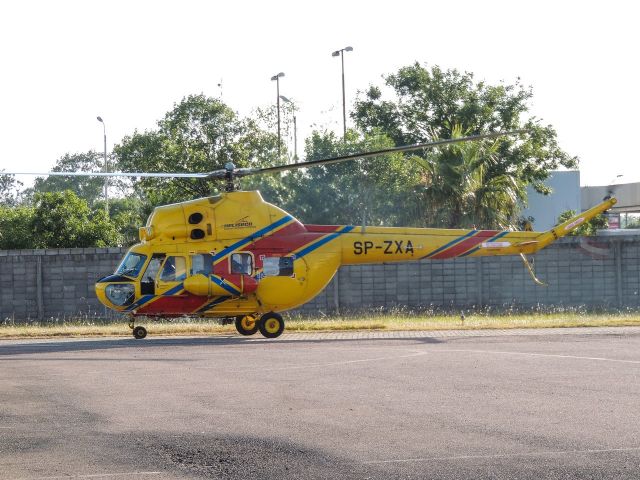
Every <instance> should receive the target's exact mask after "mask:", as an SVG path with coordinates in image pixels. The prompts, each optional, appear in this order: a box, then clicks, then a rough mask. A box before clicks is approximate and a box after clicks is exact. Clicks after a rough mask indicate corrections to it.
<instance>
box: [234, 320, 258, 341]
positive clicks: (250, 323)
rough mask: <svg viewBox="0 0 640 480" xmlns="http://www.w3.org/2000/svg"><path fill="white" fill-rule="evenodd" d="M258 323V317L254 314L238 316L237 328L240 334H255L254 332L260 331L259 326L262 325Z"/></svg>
mask: <svg viewBox="0 0 640 480" xmlns="http://www.w3.org/2000/svg"><path fill="white" fill-rule="evenodd" d="M258 323H259V322H258V321H257V320H256V317H254V316H252V315H244V316H239V317H236V321H235V325H236V330H237V331H238V333H239V334H240V335H245V336H249V335H253V334H254V333H256V332H257V331H258V328H259V327H260V326H259V325H258Z"/></svg>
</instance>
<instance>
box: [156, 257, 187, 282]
mask: <svg viewBox="0 0 640 480" xmlns="http://www.w3.org/2000/svg"><path fill="white" fill-rule="evenodd" d="M186 277H187V262H186V261H185V258H184V257H173V256H171V257H167V260H166V261H165V262H164V266H163V267H162V273H161V274H160V280H162V281H163V282H179V281H181V280H184V279H185V278H186Z"/></svg>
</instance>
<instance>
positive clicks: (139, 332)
mask: <svg viewBox="0 0 640 480" xmlns="http://www.w3.org/2000/svg"><path fill="white" fill-rule="evenodd" d="M133 336H134V337H136V339H138V340H142V339H143V338H144V337H146V336H147V329H146V328H144V327H136V328H134V329H133Z"/></svg>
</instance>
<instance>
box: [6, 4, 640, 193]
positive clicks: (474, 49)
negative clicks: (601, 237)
mask: <svg viewBox="0 0 640 480" xmlns="http://www.w3.org/2000/svg"><path fill="white" fill-rule="evenodd" d="M639 5H640V4H638V3H637V2H633V1H621V0H613V1H607V2H604V1H600V2H592V1H569V0H566V1H559V0H555V1H548V0H537V1H520V2H516V1H507V0H504V1H502V0H500V1H499V0H483V1H481V2H480V1H477V0H474V1H471V0H458V1H457V2H442V1H437V2H435V1H430V0H422V1H406V0H396V1H394V2H389V1H377V0H370V1H366V2H364V1H351V2H346V1H334V0H323V1H322V2H301V1H284V0H272V1H269V2H265V1H253V0H245V1H243V2H240V1H235V2H229V1H212V0H210V1H204V0H181V1H173V2H169V1H163V0H155V1H150V0H127V1H120V0H110V1H108V2H105V1H101V2H98V1H94V0H83V1H70V0H56V1H55V2H52V1H36V0H21V1H18V0H5V1H2V2H1V3H0V45H1V47H0V53H1V55H0V61H1V62H2V67H1V69H0V87H1V88H0V106H1V109H0V141H1V146H2V148H1V149H0V169H4V170H5V171H17V170H20V171H48V170H49V169H50V168H51V167H52V166H53V165H54V164H55V162H56V160H57V159H58V158H60V157H61V156H63V155H64V154H66V153H77V152H85V151H88V150H92V149H93V150H97V151H102V148H103V146H102V145H103V126H102V124H100V123H99V122H98V121H97V120H96V116H98V115H100V116H101V117H102V118H103V119H104V121H105V126H106V133H107V148H108V150H109V151H111V149H112V148H113V145H114V144H117V143H119V142H120V141H121V140H122V138H123V137H124V136H126V135H130V134H132V133H133V132H134V131H135V130H139V131H144V130H148V129H153V128H154V127H155V125H156V122H157V121H158V120H159V119H160V118H162V116H163V115H164V114H165V113H166V112H167V111H169V110H170V109H171V108H172V106H173V105H174V104H175V103H176V102H179V101H180V100H181V99H182V98H183V97H185V96H186V95H189V94H199V93H204V94H206V95H209V96H212V97H220V96H221V97H222V99H223V101H224V102H225V103H227V104H228V105H229V106H230V107H231V108H233V109H234V110H236V111H238V112H239V113H240V114H241V115H248V114H250V113H251V111H252V109H254V108H255V107H266V106H268V105H270V104H273V103H275V100H276V86H275V82H272V81H271V80H270V78H271V76H273V75H274V74H276V73H278V72H284V73H285V77H283V78H282V79H281V81H280V93H281V95H285V96H287V97H288V98H290V99H292V100H294V101H295V102H296V103H297V105H298V108H299V111H298V114H297V117H298V127H299V144H302V139H303V138H304V137H305V136H306V135H308V134H309V133H310V131H311V129H312V127H311V126H312V125H324V126H328V127H329V128H332V129H334V130H335V131H336V132H338V133H340V132H341V131H342V93H341V92H342V91H341V88H342V87H341V71H340V68H341V67H340V59H339V58H334V57H332V56H331V52H332V51H334V50H337V49H340V48H344V47H346V46H352V47H353V51H352V52H348V53H346V56H345V59H344V60H345V78H346V97H347V104H348V105H349V104H351V102H353V100H354V98H355V97H356V95H357V93H358V91H363V90H366V89H367V87H368V86H369V85H370V84H377V85H381V84H382V80H383V79H382V76H383V75H385V74H390V73H393V72H395V71H397V69H398V68H400V67H402V66H406V65H410V64H412V63H414V62H416V61H418V62H420V63H426V64H428V65H434V64H436V65H439V66H441V67H442V68H456V69H458V70H461V71H469V72H473V73H474V75H475V78H476V79H478V80H486V81H488V82H491V83H497V82H500V81H505V82H506V83H514V82H515V80H516V79H517V78H518V77H519V78H520V79H521V81H522V83H523V84H524V85H530V86H532V87H533V99H532V101H531V112H532V114H533V115H535V116H537V117H539V118H541V119H542V120H543V122H544V123H545V124H551V125H553V126H554V127H555V129H556V130H557V132H558V140H559V143H560V146H561V147H562V148H563V149H564V150H565V151H566V152H568V153H569V154H571V155H577V156H578V157H579V159H580V170H581V183H582V184H583V185H603V184H609V183H612V182H613V181H614V180H615V181H616V182H627V181H629V182H630V181H640V158H639V156H640V154H639V153H638V149H637V148H634V147H633V145H632V142H630V140H632V139H633V138H634V134H633V131H634V130H635V128H636V127H637V125H636V118H637V116H638V113H639V112H640V89H639V88H638V83H639V82H638V80H639V73H640V66H639V58H640V55H639V54H638V48H639V47H640V29H639V28H638V27H637V20H638V18H640V16H639V15H638V13H640V6H639ZM221 82H222V88H220V87H219V86H218V85H219V84H220V83H221ZM619 175H622V177H619ZM21 179H23V180H26V179H25V178H21ZM28 182H30V180H26V182H25V183H28Z"/></svg>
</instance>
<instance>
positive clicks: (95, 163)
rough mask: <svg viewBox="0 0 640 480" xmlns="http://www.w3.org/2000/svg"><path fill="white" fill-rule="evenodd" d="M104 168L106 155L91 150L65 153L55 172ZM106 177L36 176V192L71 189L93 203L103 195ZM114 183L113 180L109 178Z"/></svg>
mask: <svg viewBox="0 0 640 480" xmlns="http://www.w3.org/2000/svg"><path fill="white" fill-rule="evenodd" d="M103 168H104V156H103V154H101V153H97V152H94V151H89V152H85V153H76V154H69V153H67V154H65V155H64V156H62V157H60V158H59V159H58V160H57V162H56V165H55V166H54V167H53V169H52V171H54V172H100V171H102V170H103ZM104 183H105V179H104V178H100V177H76V176H69V177H59V176H49V177H46V178H36V180H35V182H34V185H33V192H34V193H44V192H63V191H65V190H71V191H72V192H73V193H75V194H76V195H77V196H78V197H79V198H82V199H84V200H86V202H87V203H88V204H89V205H93V204H94V203H95V202H96V200H98V199H99V198H101V197H102V195H103V192H104ZM109 183H110V184H113V180H112V179H110V180H109Z"/></svg>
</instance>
